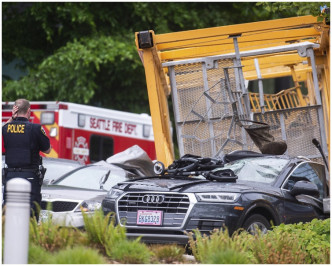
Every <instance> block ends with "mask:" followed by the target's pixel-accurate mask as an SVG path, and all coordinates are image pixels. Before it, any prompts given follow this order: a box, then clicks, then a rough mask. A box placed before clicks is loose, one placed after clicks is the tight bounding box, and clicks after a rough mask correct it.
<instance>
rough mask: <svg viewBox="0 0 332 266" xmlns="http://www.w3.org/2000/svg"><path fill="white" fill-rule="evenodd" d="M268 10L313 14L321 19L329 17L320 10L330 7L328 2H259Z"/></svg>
mask: <svg viewBox="0 0 332 266" xmlns="http://www.w3.org/2000/svg"><path fill="white" fill-rule="evenodd" d="M258 5H262V6H264V7H265V9H266V10H267V11H268V12H272V13H274V14H278V13H279V14H280V13H281V14H285V13H288V14H294V13H295V14H296V15H298V16H305V15H313V16H315V17H317V21H323V19H324V18H328V20H329V17H330V14H329V13H327V12H322V10H323V9H324V7H325V6H326V7H330V2H305V3H304V2H260V3H258ZM321 9H322V10H321Z"/></svg>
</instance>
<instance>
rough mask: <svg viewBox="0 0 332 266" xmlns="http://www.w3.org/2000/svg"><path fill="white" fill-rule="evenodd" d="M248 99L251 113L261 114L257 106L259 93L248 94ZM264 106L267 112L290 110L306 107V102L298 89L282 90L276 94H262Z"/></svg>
mask: <svg viewBox="0 0 332 266" xmlns="http://www.w3.org/2000/svg"><path fill="white" fill-rule="evenodd" d="M249 99H250V102H251V106H252V111H253V112H261V108H260V105H259V93H252V92H251V93H249ZM264 104H265V105H266V107H267V110H268V111H275V110H280V109H290V108H295V107H304V106H307V101H306V99H305V97H304V96H303V95H302V92H301V90H300V87H298V86H297V87H293V88H289V89H287V90H282V91H280V92H278V93H276V94H264Z"/></svg>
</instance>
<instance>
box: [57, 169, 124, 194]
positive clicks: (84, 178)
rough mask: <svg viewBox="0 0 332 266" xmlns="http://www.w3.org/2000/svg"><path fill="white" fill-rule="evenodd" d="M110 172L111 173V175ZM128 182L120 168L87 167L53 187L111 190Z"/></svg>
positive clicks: (64, 178) (59, 181)
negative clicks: (103, 181) (119, 184)
mask: <svg viewBox="0 0 332 266" xmlns="http://www.w3.org/2000/svg"><path fill="white" fill-rule="evenodd" d="M109 171H110V173H109ZM107 175H108V178H107V180H106V182H105V183H104V185H103V188H100V186H101V182H102V180H103V178H105V177H106V176H107ZM125 180H127V177H126V172H125V171H124V170H122V169H120V168H118V167H114V168H109V167H101V166H86V167H83V168H80V169H78V170H77V171H74V172H72V173H70V174H68V175H67V176H65V177H63V178H61V179H60V180H58V181H56V182H54V183H53V184H52V185H60V186H68V187H75V188H85V189H97V190H110V189H111V188H112V187H113V186H114V185H116V184H117V183H119V182H123V181H125Z"/></svg>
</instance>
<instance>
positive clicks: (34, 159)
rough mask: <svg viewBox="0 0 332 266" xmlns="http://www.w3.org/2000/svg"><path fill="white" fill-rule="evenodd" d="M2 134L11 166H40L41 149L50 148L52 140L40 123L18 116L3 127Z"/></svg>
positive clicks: (8, 162)
mask: <svg viewBox="0 0 332 266" xmlns="http://www.w3.org/2000/svg"><path fill="white" fill-rule="evenodd" d="M2 136H3V141H4V146H5V153H6V164H7V165H8V167H9V168H12V167H13V168H15V167H38V165H39V151H46V150H48V149H49V148H50V140H49V138H48V137H47V135H46V133H45V131H44V129H43V127H42V126H41V125H40V124H33V123H31V122H29V120H28V119H27V118H25V117H17V118H16V119H15V120H13V121H12V122H10V123H7V124H5V125H4V126H3V127H2Z"/></svg>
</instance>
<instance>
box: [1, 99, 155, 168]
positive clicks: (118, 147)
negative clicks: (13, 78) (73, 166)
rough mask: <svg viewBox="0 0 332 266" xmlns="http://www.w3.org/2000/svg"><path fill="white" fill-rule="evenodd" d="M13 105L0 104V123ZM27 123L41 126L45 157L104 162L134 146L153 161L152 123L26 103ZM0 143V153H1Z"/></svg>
mask: <svg viewBox="0 0 332 266" xmlns="http://www.w3.org/2000/svg"><path fill="white" fill-rule="evenodd" d="M13 104H14V102H2V124H4V123H5V122H6V121H7V120H8V119H9V117H10V116H11V110H12V108H13ZM30 104H31V117H30V121H31V122H33V123H38V124H41V125H43V127H44V129H45V131H46V133H47V135H48V136H49V138H50V141H51V145H52V148H53V149H52V151H51V153H50V154H47V155H45V156H47V157H53V158H65V159H73V160H76V161H79V162H81V163H84V164H87V163H91V162H96V161H100V160H105V159H107V158H108V157H110V156H112V155H113V154H115V153H118V152H121V151H124V150H126V149H127V148H129V147H131V146H133V145H138V146H140V147H141V148H142V149H143V150H145V151H146V153H147V154H148V155H149V157H150V158H151V159H152V160H153V159H156V152H155V146H154V137H153V130H152V120H151V117H150V116H149V115H148V114H134V113H129V112H123V111H116V110H110V109H105V108H99V107H93V106H88V105H82V104H75V103H69V102H46V101H45V102H30ZM4 151H5V150H4V147H3V144H2V153H4Z"/></svg>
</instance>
